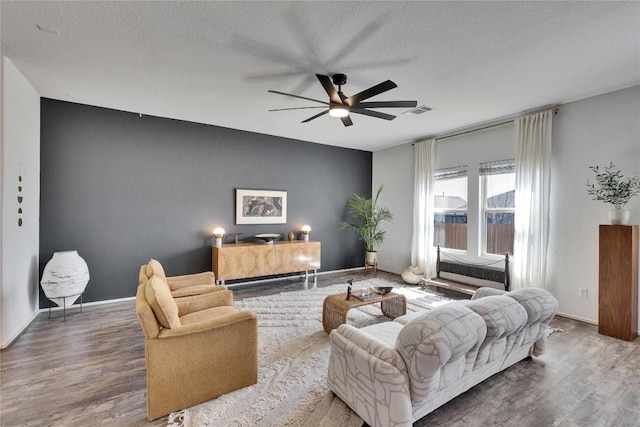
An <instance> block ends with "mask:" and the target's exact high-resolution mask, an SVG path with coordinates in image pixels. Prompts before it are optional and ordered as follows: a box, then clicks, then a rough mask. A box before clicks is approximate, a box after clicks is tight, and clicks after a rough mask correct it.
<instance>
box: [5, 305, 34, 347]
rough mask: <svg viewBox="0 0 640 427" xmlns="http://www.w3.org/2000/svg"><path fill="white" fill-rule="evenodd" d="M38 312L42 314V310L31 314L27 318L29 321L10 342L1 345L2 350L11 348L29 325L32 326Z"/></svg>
mask: <svg viewBox="0 0 640 427" xmlns="http://www.w3.org/2000/svg"><path fill="white" fill-rule="evenodd" d="M38 314H40V310H36V311H35V312H34V313H33V315H32V316H31V318H30V319H29V320H27V323H26V324H25V325H24V326H23V327H22V328H21V329H20V330H19V331H18V332H17V333H16V334H15V335H14V336H13V337H12V338H11V339H10V340H9V342H8V343H6V344H2V347H0V350H4V349H6V348H9V347H10V346H11V344H13V343H14V342H16V340H17V339H18V338H20V336H21V335H22V334H24V333H25V331H26V330H27V328H29V326H31V323H32V322H33V321H34V320H35V319H36V317H37V316H38Z"/></svg>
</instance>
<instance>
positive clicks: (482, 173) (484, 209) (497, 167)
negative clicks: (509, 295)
mask: <svg viewBox="0 0 640 427" xmlns="http://www.w3.org/2000/svg"><path fill="white" fill-rule="evenodd" d="M515 171H516V161H515V159H507V160H498V161H492V162H482V163H480V168H479V176H478V178H479V179H480V203H478V208H479V209H480V212H479V216H478V219H479V224H478V225H479V229H480V247H479V249H480V251H479V252H480V256H481V257H482V258H492V259H501V258H504V253H501V254H496V253H492V252H488V251H487V234H488V231H487V228H488V221H487V214H492V213H493V214H496V213H511V214H513V217H514V227H515V215H516V206H515V200H514V206H513V207H512V208H490V207H488V206H487V201H488V200H489V198H488V197H487V187H488V185H487V177H488V176H491V175H502V174H511V173H513V174H515ZM514 190H515V185H514ZM514 197H515V194H514ZM514 234H515V233H514ZM514 240H515V236H514ZM509 255H513V252H509Z"/></svg>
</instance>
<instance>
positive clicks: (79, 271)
mask: <svg viewBox="0 0 640 427" xmlns="http://www.w3.org/2000/svg"><path fill="white" fill-rule="evenodd" d="M88 282H89V269H88V267H87V263H86V262H85V261H84V259H82V257H81V256H80V255H78V251H64V252H54V254H53V257H52V258H51V260H49V262H48V263H47V265H46V266H45V267H44V271H43V273H42V280H41V281H40V285H41V286H42V290H43V291H44V294H45V295H46V296H47V298H49V299H50V300H51V301H53V302H54V303H56V304H58V305H59V306H61V307H62V306H69V305H71V304H73V303H74V302H75V301H76V300H77V299H78V297H79V296H80V295H81V294H82V293H83V292H84V290H85V288H86V287H87V283H88ZM65 300H66V301H65Z"/></svg>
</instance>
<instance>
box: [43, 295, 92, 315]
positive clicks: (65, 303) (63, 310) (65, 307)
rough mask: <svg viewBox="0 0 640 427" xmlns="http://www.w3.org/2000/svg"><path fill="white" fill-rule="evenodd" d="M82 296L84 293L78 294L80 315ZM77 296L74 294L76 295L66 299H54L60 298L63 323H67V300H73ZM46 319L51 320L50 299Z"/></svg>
mask: <svg viewBox="0 0 640 427" xmlns="http://www.w3.org/2000/svg"><path fill="white" fill-rule="evenodd" d="M82 295H84V292H83V293H81V294H80V313H82ZM77 296H78V295H77V294H76V295H69V296H66V297H56V298H62V317H63V321H64V322H66V321H67V298H73V297H77ZM71 305H73V304H71ZM47 319H51V299H50V298H49V316H48V317H47Z"/></svg>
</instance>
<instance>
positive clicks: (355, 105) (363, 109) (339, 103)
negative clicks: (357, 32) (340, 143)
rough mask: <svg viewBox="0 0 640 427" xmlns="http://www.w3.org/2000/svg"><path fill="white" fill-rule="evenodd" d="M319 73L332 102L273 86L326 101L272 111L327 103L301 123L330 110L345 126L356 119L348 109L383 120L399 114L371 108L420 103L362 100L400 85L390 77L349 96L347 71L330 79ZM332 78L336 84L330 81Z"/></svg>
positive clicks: (317, 75)
mask: <svg viewBox="0 0 640 427" xmlns="http://www.w3.org/2000/svg"><path fill="white" fill-rule="evenodd" d="M316 77H317V78H318V80H319V81H320V84H322V87H323V88H324V90H325V91H326V92H327V95H329V102H327V101H321V100H319V99H313V98H307V97H306V96H300V95H293V94H291V93H284V92H278V91H276V90H270V91H269V92H271V93H276V94H278V95H285V96H292V97H294V98H299V99H305V100H307V101H313V102H319V103H320V104H324V106H322V107H319V106H318V107H294V108H278V109H274V110H269V111H286V110H303V109H308V108H327V107H328V108H327V109H326V110H325V111H323V112H321V113H318V114H316V115H315V116H311V117H309V118H308V119H306V120H303V121H302V123H307V122H310V121H311V120H314V119H317V118H318V117H320V116H323V115H325V114H327V113H329V115H330V116H333V117H339V118H340V120H342V123H343V124H344V125H345V126H351V125H352V124H353V122H352V121H351V117H349V113H356V114H362V115H364V116H370V117H376V118H378V119H384V120H393V119H395V118H396V116H394V115H391V114H387V113H381V112H379V111H372V110H370V109H369V108H413V107H415V106H416V105H418V103H417V101H378V102H362V101H364V100H366V99H369V98H371V97H373V96H376V95H379V94H381V93H383V92H386V91H388V90H391V89H393V88H396V87H398V85H396V84H395V83H394V82H392V81H391V80H387V81H384V82H382V83H380V84H377V85H375V86H372V87H370V88H369V89H366V90H363V91H362V92H360V93H357V94H355V95H352V96H349V97H347V96H346V95H345V94H343V93H342V86H343V85H345V84H346V83H347V75H346V74H334V75H333V76H332V78H331V79H330V78H329V76H324V75H322V74H316ZM332 81H333V84H331V82H332ZM334 85H337V86H338V90H336V88H335V86H334Z"/></svg>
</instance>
